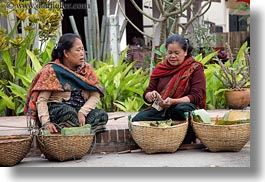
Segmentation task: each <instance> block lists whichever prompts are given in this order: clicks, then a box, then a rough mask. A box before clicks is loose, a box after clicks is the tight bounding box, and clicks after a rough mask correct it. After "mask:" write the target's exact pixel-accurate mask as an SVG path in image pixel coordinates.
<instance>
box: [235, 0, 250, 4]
mask: <svg viewBox="0 0 265 182" xmlns="http://www.w3.org/2000/svg"><path fill="white" fill-rule="evenodd" d="M236 2H245V3H248V4H250V0H237V1H236Z"/></svg>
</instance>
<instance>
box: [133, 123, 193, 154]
mask: <svg viewBox="0 0 265 182" xmlns="http://www.w3.org/2000/svg"><path fill="white" fill-rule="evenodd" d="M140 122H150V121H140ZM137 123H138V122H135V123H133V122H131V121H129V127H130V133H131V135H132V137H133V139H134V141H135V142H136V143H137V144H138V145H139V147H141V148H142V150H143V151H144V152H145V153H147V154H152V153H161V152H171V153H173V152H176V151H177V149H178V148H179V146H180V144H181V143H182V141H183V139H184V137H185V135H186V132H187V128H188V122H182V123H180V124H178V125H175V126H170V127H166V128H159V127H152V126H143V125H136V124H137Z"/></svg>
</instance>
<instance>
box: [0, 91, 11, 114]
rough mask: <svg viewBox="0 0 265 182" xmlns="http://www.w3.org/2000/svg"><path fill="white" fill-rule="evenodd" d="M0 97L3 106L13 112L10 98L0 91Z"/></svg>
mask: <svg viewBox="0 0 265 182" xmlns="http://www.w3.org/2000/svg"><path fill="white" fill-rule="evenodd" d="M0 97H2V99H3V101H4V103H5V105H6V106H7V107H8V108H9V109H12V110H15V103H14V102H13V98H12V97H8V96H7V95H6V94H5V93H4V92H2V91H0Z"/></svg>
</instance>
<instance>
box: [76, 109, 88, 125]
mask: <svg viewBox="0 0 265 182" xmlns="http://www.w3.org/2000/svg"><path fill="white" fill-rule="evenodd" d="M78 120H79V124H80V126H84V125H85V124H86V117H85V115H84V114H83V113H81V112H78Z"/></svg>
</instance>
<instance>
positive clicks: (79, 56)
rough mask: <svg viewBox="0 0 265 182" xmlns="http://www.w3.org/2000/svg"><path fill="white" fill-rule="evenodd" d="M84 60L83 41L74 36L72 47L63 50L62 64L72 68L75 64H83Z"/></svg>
mask: <svg viewBox="0 0 265 182" xmlns="http://www.w3.org/2000/svg"><path fill="white" fill-rule="evenodd" d="M84 62H85V51H84V46H83V43H82V41H81V40H80V39H78V38H76V39H75V40H74V42H73V47H72V48H71V49H70V50H69V51H67V50H64V65H65V66H67V67H68V68H70V69H72V70H74V69H75V68H76V67H77V66H81V65H83V64H84Z"/></svg>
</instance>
